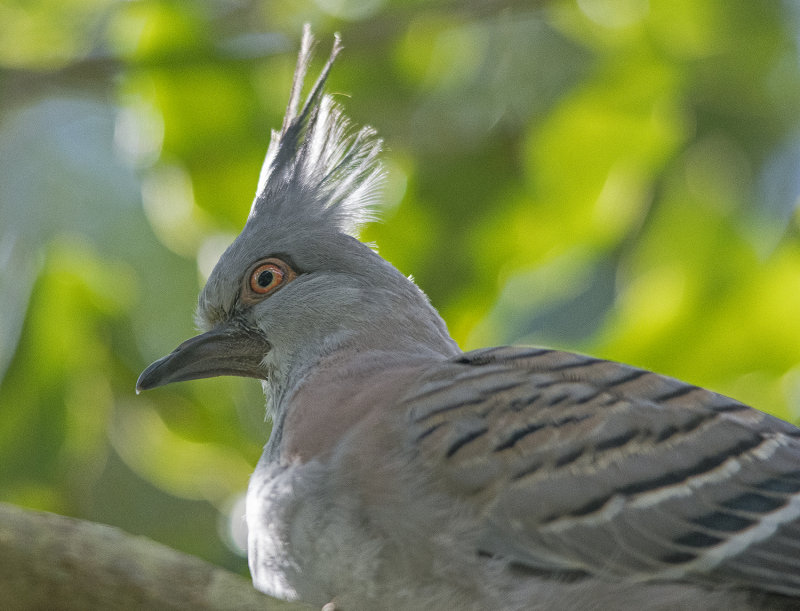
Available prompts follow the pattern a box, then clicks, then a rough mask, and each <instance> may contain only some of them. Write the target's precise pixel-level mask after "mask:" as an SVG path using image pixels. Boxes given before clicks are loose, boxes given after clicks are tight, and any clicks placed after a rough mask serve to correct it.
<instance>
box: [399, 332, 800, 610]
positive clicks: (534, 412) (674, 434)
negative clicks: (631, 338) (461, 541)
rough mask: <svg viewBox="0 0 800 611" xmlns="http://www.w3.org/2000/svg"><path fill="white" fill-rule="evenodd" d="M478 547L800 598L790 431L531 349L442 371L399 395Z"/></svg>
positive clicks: (530, 563)
mask: <svg viewBox="0 0 800 611" xmlns="http://www.w3.org/2000/svg"><path fill="white" fill-rule="evenodd" d="M405 403H406V405H407V406H408V408H409V409H408V412H407V413H408V417H409V419H410V422H411V427H410V431H411V435H412V441H413V443H414V444H415V445H416V446H417V447H418V448H419V449H420V457H421V458H422V459H423V460H424V461H425V464H426V465H431V467H430V468H431V470H432V476H433V477H436V478H439V481H440V482H444V484H445V485H446V486H447V487H448V489H449V492H450V493H451V494H453V495H454V496H455V497H456V498H458V499H460V500H461V501H462V502H463V503H464V504H465V506H466V507H469V508H470V509H471V510H473V511H475V512H477V513H478V514H479V521H480V523H481V525H482V529H483V530H482V532H481V533H480V541H481V547H480V549H479V550H477V552H479V553H482V554H486V555H489V556H492V557H496V558H503V559H505V560H507V561H508V562H510V563H511V564H513V565H515V566H516V567H518V568H520V569H522V570H526V571H530V572H532V573H534V574H540V575H542V576H551V577H557V578H561V579H568V578H581V577H584V576H587V575H593V576H605V577H607V578H610V579H624V580H634V581H651V580H690V581H698V582H701V583H703V582H705V583H714V582H720V581H724V582H725V583H727V584H729V585H737V586H742V587H756V588H759V589H763V590H769V591H773V592H780V593H784V594H788V595H794V596H799V595H800V430H798V429H797V428H795V427H793V426H791V425H790V424H787V423H785V422H783V421H781V420H778V419H777V418H774V417H772V416H769V415H767V414H764V413H762V412H759V411H757V410H754V409H752V408H750V407H747V406H746V405H744V404H742V403H739V402H737V401H734V400H732V399H729V398H727V397H724V396H722V395H718V394H716V393H713V392H710V391H707V390H704V389H702V388H699V387H696V386H692V385H689V384H685V383H682V382H679V381H677V380H674V379H671V378H667V377H664V376H660V375H658V374H655V373H651V372H647V371H644V370H641V369H636V368H633V367H629V366H625V365H620V364H618V363H613V362H609V361H603V360H598V359H593V358H589V357H585V356H581V355H577V354H571V353H566V352H558V351H553V350H544V349H536V348H509V347H503V348H491V349H485V350H479V351H475V352H470V353H467V354H465V355H463V356H462V357H460V358H458V359H457V360H453V361H450V362H448V363H444V364H442V366H441V367H439V368H437V369H436V370H435V371H431V372H430V374H428V375H427V377H426V378H425V380H424V381H423V382H422V383H421V384H419V385H418V386H415V387H414V388H412V389H409V391H408V394H407V396H406V399H405Z"/></svg>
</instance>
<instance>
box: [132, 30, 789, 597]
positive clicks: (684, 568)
mask: <svg viewBox="0 0 800 611" xmlns="http://www.w3.org/2000/svg"><path fill="white" fill-rule="evenodd" d="M311 47H312V37H311V35H310V32H309V30H308V27H306V29H305V31H304V35H303V40H302V45H301V50H300V54H299V59H298V63H297V69H296V72H295V76H294V81H293V84H292V88H291V93H290V96H289V103H288V108H287V112H286V116H285V119H284V121H283V125H282V127H281V129H280V131H273V132H272V135H271V141H270V144H269V148H268V151H267V155H266V159H265V161H264V165H263V168H262V170H261V174H260V177H259V181H258V189H257V192H256V197H255V201H254V203H253V205H252V208H251V210H250V214H249V216H248V218H247V221H246V224H245V226H244V229H243V230H242V232H241V234H240V235H239V236H238V237H237V238H236V240H235V241H234V242H233V243H232V244H231V245H230V246H229V248H228V249H227V250H226V251H225V253H224V254H223V255H222V256H221V258H220V259H219V262H218V263H217V265H216V267H215V268H214V270H213V272H212V273H211V275H210V277H209V279H208V282H207V284H206V285H205V287H204V289H203V291H202V293H201V295H200V298H199V304H198V309H197V320H198V324H199V325H200V326H201V327H202V328H203V329H204V330H205V332H204V333H202V334H201V335H198V336H196V337H194V338H192V339H189V340H188V341H186V342H184V343H182V344H181V345H180V346H178V348H176V349H175V351H174V352H172V353H171V354H169V355H167V356H165V357H163V358H162V359H160V360H158V361H156V362H154V363H153V364H152V365H150V366H149V367H148V368H147V369H146V370H145V371H144V372H143V373H142V375H141V376H140V378H139V380H138V382H137V391H140V390H145V389H150V388H154V387H157V386H161V385H164V384H168V383H172V382H178V381H183V380H191V379H197V378H205V377H211V376H220V375H234V376H245V377H252V378H257V379H260V380H261V381H262V385H263V388H264V392H265V394H266V396H267V403H268V408H269V410H270V413H271V416H272V420H273V428H272V432H271V435H270V437H269V441H268V442H267V444H266V446H265V449H264V453H263V455H262V457H261V460H260V461H259V463H258V466H257V467H256V470H255V472H254V474H253V476H252V478H251V480H250V485H249V488H248V492H247V502H246V518H247V525H248V529H249V534H248V548H249V549H248V557H249V566H250V570H251V573H252V577H253V582H254V585H255V586H256V587H257V588H258V589H259V590H262V591H264V592H266V593H268V594H271V595H274V596H277V597H280V598H284V599H289V600H301V601H305V602H308V603H311V604H314V605H326V604H330V603H331V602H332V603H333V604H334V605H335V606H336V608H338V609H343V610H345V611H349V610H357V609H645V608H647V609H704V610H705V609H726V610H727V611H730V610H733V609H751V608H787V609H789V608H793V609H800V429H798V428H796V427H794V426H792V425H790V424H788V423H786V422H783V421H781V420H779V419H777V418H775V417H772V416H770V415H767V414H765V413H762V412H760V411H757V410H755V409H752V408H750V407H748V406H746V405H743V404H742V403H739V402H738V401H735V400H733V399H730V398H727V397H724V396H722V395H719V394H716V393H714V392H711V391H708V390H705V389H703V388H700V387H697V386H692V385H689V384H686V383H683V382H680V381H678V380H675V379H672V378H668V377H665V376H662V375H658V374H655V373H651V372H649V371H644V370H642V369H637V368H635V367H631V366H627V365H622V364H618V363H614V362H610V361H605V360H599V359H595V358H590V357H587V356H582V355H579V354H573V353H569V352H561V351H556V350H549V349H544V348H531V347H508V346H505V347H498V348H487V349H481V350H475V351H472V352H462V351H461V350H460V349H459V347H458V346H457V345H456V343H455V341H454V340H453V339H452V338H451V337H450V335H449V333H448V331H447V327H446V325H445V323H444V321H443V320H442V318H441V317H440V316H439V314H438V313H437V311H436V310H435V309H434V308H433V307H432V306H431V304H430V303H429V301H428V299H427V297H426V296H425V295H424V294H423V293H422V292H421V291H420V289H419V288H417V286H416V285H415V284H414V283H413V282H412V281H411V280H410V279H408V278H406V277H405V276H403V275H402V274H401V273H400V272H399V271H397V270H396V269H395V268H394V267H393V266H392V265H391V264H389V263H388V262H387V261H385V260H384V259H382V258H381V257H380V256H379V255H378V254H377V253H376V252H375V251H374V250H373V249H372V248H370V247H368V246H367V245H365V244H363V243H361V242H360V241H358V240H357V239H356V238H355V237H354V235H355V232H356V230H357V228H358V227H359V225H360V224H361V223H363V222H364V221H366V220H368V219H369V216H370V213H369V210H370V209H371V206H372V205H373V204H374V202H375V199H376V190H377V188H378V187H379V185H380V183H381V179H382V169H381V165H380V160H379V151H380V146H381V144H380V141H379V140H378V139H377V137H376V135H375V133H374V131H373V130H372V129H371V128H369V127H363V128H360V129H356V128H353V127H352V126H351V125H350V123H349V122H348V120H347V119H346V117H345V116H344V115H343V113H342V110H341V109H340V108H339V107H338V106H337V105H336V104H334V103H333V101H332V99H331V97H330V96H328V95H326V94H325V93H324V91H323V90H324V85H325V81H326V79H327V76H328V73H329V71H330V69H331V65H332V63H333V61H334V59H335V58H336V56H337V54H338V53H339V51H340V49H341V45H340V43H339V38H338V36H337V37H336V38H335V41H334V45H333V50H332V52H331V55H330V57H329V59H328V61H327V63H326V64H325V66H324V68H323V70H322V72H321V75H320V76H319V78H318V79H317V80H316V82H315V84H314V85H313V87H312V88H311V91H310V93H309V94H308V96H307V98H306V100H305V102H304V103H303V104H302V105H301V99H302V96H301V89H302V85H303V81H304V78H305V74H306V71H307V67H308V64H309V60H310V55H311ZM328 608H330V607H328Z"/></svg>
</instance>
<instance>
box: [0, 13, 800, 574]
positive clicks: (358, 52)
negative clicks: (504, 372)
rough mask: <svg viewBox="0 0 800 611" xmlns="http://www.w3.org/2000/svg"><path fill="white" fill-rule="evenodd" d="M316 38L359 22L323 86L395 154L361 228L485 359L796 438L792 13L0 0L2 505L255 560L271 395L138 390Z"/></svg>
mask: <svg viewBox="0 0 800 611" xmlns="http://www.w3.org/2000/svg"><path fill="white" fill-rule="evenodd" d="M305 21H310V22H311V23H312V25H313V27H314V30H315V32H316V34H317V35H318V37H319V39H320V46H321V48H324V49H325V50H327V48H328V46H329V45H330V43H331V40H332V32H333V31H337V30H338V31H341V33H342V36H343V39H344V43H345V53H344V54H343V56H342V58H341V60H340V61H339V64H338V65H337V66H336V68H335V70H334V72H333V74H332V77H331V82H330V90H331V91H332V92H334V93H336V94H337V97H338V98H339V101H340V102H341V103H342V104H343V105H344V106H345V107H346V109H347V111H348V113H349V114H350V116H351V117H353V119H354V120H355V121H356V122H357V123H370V124H372V125H374V126H375V127H376V128H377V129H378V131H379V132H380V133H381V135H382V136H383V137H384V139H385V143H386V149H387V152H386V155H385V158H386V161H387V166H388V169H389V177H388V181H387V187H386V190H385V206H384V208H383V210H382V217H383V219H384V222H383V223H381V224H374V225H372V226H370V227H369V228H367V229H366V231H365V233H364V236H363V237H364V239H366V240H368V241H374V242H376V243H377V244H378V246H379V247H380V251H381V253H382V254H383V256H384V257H385V258H387V259H388V260H390V261H391V262H393V263H394V264H395V265H396V266H397V267H398V268H399V269H401V270H402V271H403V272H404V273H407V274H413V275H414V277H415V279H416V281H417V282H418V284H419V285H420V286H421V287H422V288H423V289H424V290H425V291H426V292H427V293H428V295H429V296H430V297H431V300H432V301H433V303H434V304H435V305H436V306H437V307H438V308H439V309H440V310H441V312H442V313H443V315H444V316H445V318H446V320H447V321H448V322H449V324H450V327H451V330H452V332H453V335H454V336H455V337H456V339H457V340H458V341H459V342H460V344H461V345H462V347H464V348H465V349H470V348H476V347H480V346H484V345H491V344H502V343H512V342H516V343H534V344H544V345H550V346H554V347H558V348H562V349H571V350H578V351H582V352H588V353H591V354H594V355H597V356H601V357H605V358H610V359H616V360H622V361H626V362H630V363H633V364H636V365H640V366H644V367H647V368H650V369H654V370H656V371H659V372H662V373H666V374H669V375H673V376H676V377H680V378H683V379H686V380H688V381H691V382H693V383H696V384H701V385H704V386H708V387H710V388H712V389H714V390H717V391H720V392H724V393H726V394H730V395H732V396H734V397H736V398H738V399H741V400H744V401H746V402H749V403H751V404H753V405H754V406H756V407H759V408H761V409H764V410H766V411H769V412H772V413H774V414H776V415H778V416H780V417H782V418H785V419H788V420H792V421H794V422H798V421H800V235H799V234H800V232H799V231H798V230H799V229H800V215H799V214H798V211H797V210H798V202H799V199H798V198H799V197H800V67H799V66H798V58H799V57H800V55H799V49H798V34H799V33H800V10H798V9H797V6H796V4H795V3H792V2H788V1H787V2H752V1H748V0H624V1H622V0H620V1H609V0H576V1H556V0H552V1H540V2H511V1H508V2H501V1H496V2H471V1H466V2H446V1H444V0H439V1H433V2H400V1H399V0H397V1H390V0H370V1H366V2H357V1H355V0H338V1H337V0H316V2H310V1H302V2H292V3H288V2H278V1H275V2H269V1H261V2H255V1H251V0H204V1H202V2H179V1H177V0H172V1H170V0H139V1H132V2H114V1H112V0H91V1H90V0H71V1H64V0H58V1H56V0H0V263H2V266H1V268H2V271H0V274H1V275H0V308H2V310H0V381H1V384H0V500H4V501H10V502H14V503H18V504H21V505H27V506H32V507H37V508H42V509H47V510H52V511H57V512H60V513H65V514H69V515H75V516H79V517H84V518H88V519H93V520H98V521H103V522H108V523H112V524H116V525H118V526H121V527H123V528H125V529H127V530H129V531H131V532H134V533H143V534H146V535H149V536H151V537H153V538H156V539H158V540H160V541H163V542H165V543H167V544H169V545H172V546H174V547H177V548H179V549H183V550H186V551H189V552H192V553H196V554H199V555H201V556H204V557H206V558H208V559H210V560H212V561H213V562H216V563H218V564H221V565H224V566H227V567H229V568H233V569H235V570H240V571H245V570H246V568H245V561H244V559H243V558H242V557H241V555H237V554H236V553H235V552H234V551H233V550H234V549H235V545H234V544H233V542H232V541H231V540H230V535H229V531H230V529H231V527H233V530H240V526H241V518H240V514H239V513H237V510H236V509H235V505H236V502H237V500H238V499H239V498H240V496H241V494H242V493H243V492H244V490H245V487H246V484H247V478H248V476H249V473H250V471H251V470H252V467H253V465H254V464H255V462H256V460H257V459H258V456H259V454H260V452H261V447H262V445H263V443H264V442H265V441H266V438H267V436H268V433H269V424H268V423H267V422H265V421H264V399H263V396H262V395H261V391H260V387H259V385H258V384H257V383H256V382H254V381H252V380H235V379H215V380H204V381H198V382H193V383H188V384H180V385H176V386H174V387H166V388H163V389H159V390H157V391H154V392H150V393H147V394H145V395H143V396H140V397H137V396H136V395H135V394H134V383H135V380H136V377H137V375H138V373H139V372H140V371H141V370H142V368H143V367H144V366H145V365H147V364H148V363H149V362H150V361H152V360H154V359H155V358H157V357H159V356H161V355H162V354H165V353H166V352H168V351H169V350H171V349H172V348H173V347H174V346H175V345H177V344H178V343H179V342H180V341H182V340H183V339H186V338H188V337H189V336H191V335H192V334H193V333H194V329H193V326H192V312H193V307H194V301H195V299H196V295H197V292H198V290H199V288H200V286H201V285H202V283H203V279H204V276H205V275H206V274H207V273H208V272H209V271H210V269H211V267H212V266H213V264H214V262H215V260H216V257H217V256H218V255H219V254H220V253H221V251H222V249H223V248H224V247H225V245H227V243H228V242H229V241H230V240H231V239H232V237H233V236H234V235H235V234H236V233H237V232H238V230H239V229H240V228H241V226H242V225H243V223H244V219H245V218H246V215H247V212H248V210H249V205H250V201H251V198H252V195H253V192H254V189H255V184H256V180H257V176H258V172H259V168H260V163H261V160H262V157H263V154H264V152H265V150H266V145H267V140H268V134H269V129H270V128H274V127H277V126H279V125H280V121H281V117H282V114H283V109H284V106H285V103H286V100H287V98H288V90H289V85H290V81H291V73H292V71H293V67H294V61H295V55H296V50H297V46H298V40H299V36H300V32H301V27H302V23H303V22H305ZM322 54H323V52H321V53H320V55H322ZM316 65H317V66H318V65H319V62H317V64H316ZM350 96H352V97H350Z"/></svg>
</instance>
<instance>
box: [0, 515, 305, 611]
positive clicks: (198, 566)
mask: <svg viewBox="0 0 800 611" xmlns="http://www.w3.org/2000/svg"><path fill="white" fill-rule="evenodd" d="M0 608H2V609H61V610H72V609H75V610H78V609H174V610H180V609H187V610H188V609H192V610H201V609H202V610H212V609H220V610H221V609H254V610H255V609H258V610H260V611H295V610H298V611H299V610H300V609H308V607H306V606H305V605H300V604H296V603H286V602H282V601H278V600H275V599H273V598H270V597H268V596H265V595H263V594H261V593H260V592H257V591H256V590H255V589H254V588H253V586H252V585H251V584H250V582H249V581H248V580H246V579H244V578H243V577H240V576H238V575H235V574H233V573H230V572H228V571H226V570H224V569H222V568H219V567H216V566H214V565H212V564H209V563H207V562H205V561H203V560H200V559H199V558H196V557H194V556H189V555H187V554H182V553H180V552H177V551H175V550H173V549H170V548H169V547H166V546H164V545H161V544H159V543H156V542H154V541H151V540H150V539H146V538H145V537H135V536H132V535H129V534H127V533H125V532H123V531H121V530H119V529H118V528H113V527H111V526H105V525H103V524H96V523H93V522H85V521H82V520H76V519H73V518H67V517H64V516H59V515H56V514H51V513H44V512H39V511H32V510H27V509H22V508H20V507H15V506H13V505H8V504H5V503H0Z"/></svg>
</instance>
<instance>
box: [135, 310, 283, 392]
mask: <svg viewBox="0 0 800 611" xmlns="http://www.w3.org/2000/svg"><path fill="white" fill-rule="evenodd" d="M269 349H270V346H269V344H268V343H267V341H266V340H265V339H263V338H261V337H260V336H253V335H251V334H249V333H245V332H244V331H242V330H239V329H237V328H236V327H233V326H231V325H221V326H219V327H217V328H215V329H212V330H211V331H208V332H207V333H203V334H202V335H198V336H196V337H193V338H191V339H188V340H186V341H185V342H183V343H182V344H181V345H180V346H178V347H177V348H175V350H173V351H172V352H171V353H170V354H168V355H167V356H165V357H162V358H160V359H158V360H157V361H156V362H155V363H153V364H151V365H150V366H149V367H148V368H147V369H145V370H144V371H143V372H142V375H140V376H139V379H138V380H137V381H136V392H137V393H139V392H141V391H143V390H149V389H151V388H156V387H158V386H164V385H165V384H170V383H172V382H183V381H185V380H197V379H199V378H212V377H215V376H225V375H227V376H242V377H246V378H259V379H264V377H265V372H264V368H263V367H262V365H261V361H262V360H263V358H264V355H265V354H266V353H267V352H269Z"/></svg>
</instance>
